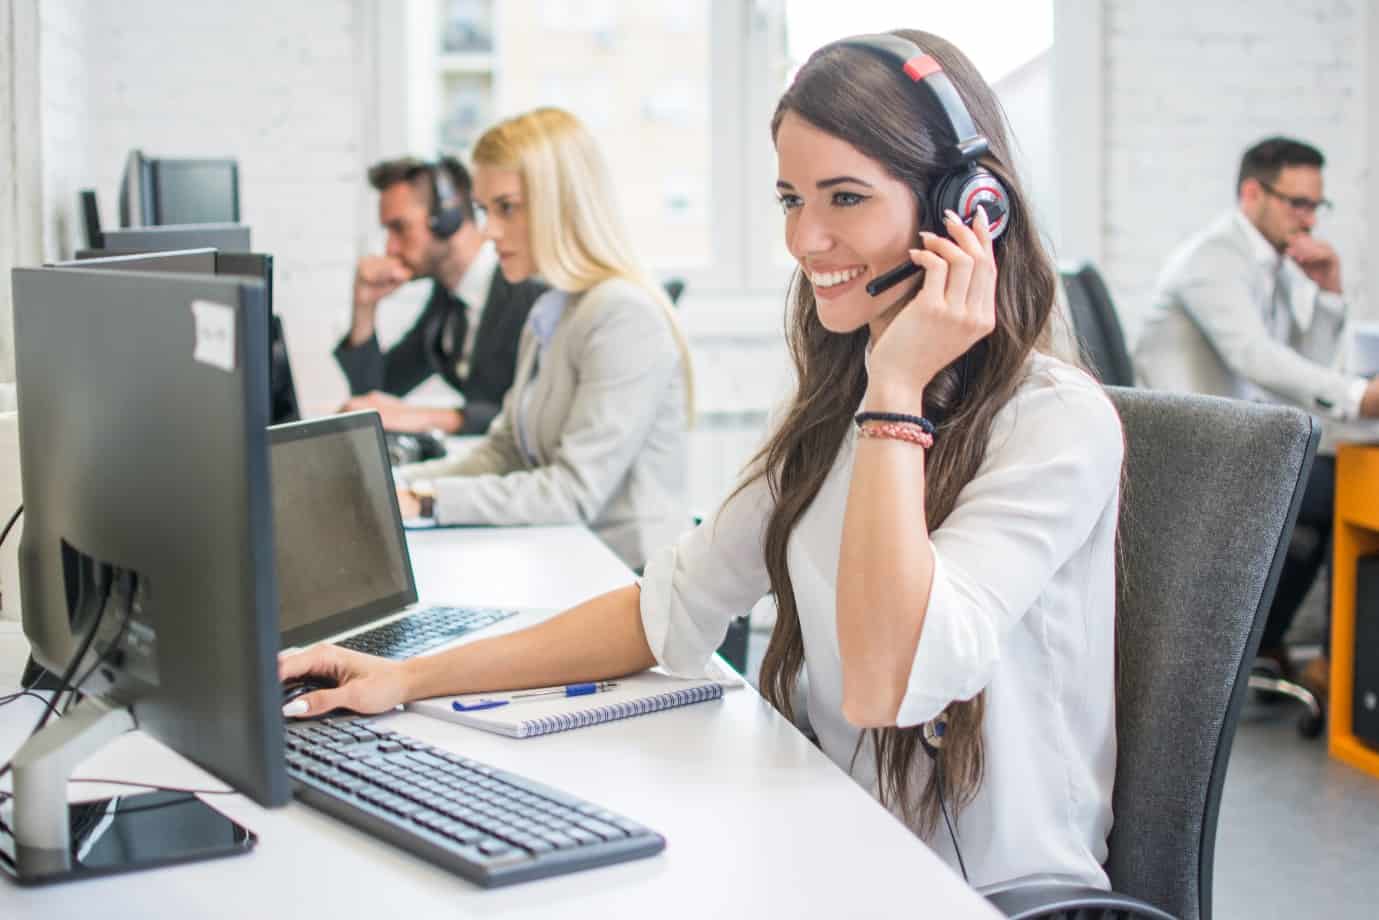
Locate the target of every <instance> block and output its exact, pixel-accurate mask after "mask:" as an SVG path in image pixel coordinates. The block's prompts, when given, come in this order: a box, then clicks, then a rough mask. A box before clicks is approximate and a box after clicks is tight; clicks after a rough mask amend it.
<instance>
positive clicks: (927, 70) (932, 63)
mask: <svg viewBox="0 0 1379 920" xmlns="http://www.w3.org/2000/svg"><path fill="white" fill-rule="evenodd" d="M942 72H943V68H942V67H940V66H939V62H938V61H936V60H934V59H933V58H932V57H930V56H929V55H927V54H921V55H920V56H919V57H912V58H910V59H909V60H908V61H906V62H905V75H906V76H908V77H909V78H910V79H911V80H914V81H915V82H916V83H918V82H919V81H920V80H923V79H924V78H925V77H928V76H932V75H933V74H936V73H942Z"/></svg>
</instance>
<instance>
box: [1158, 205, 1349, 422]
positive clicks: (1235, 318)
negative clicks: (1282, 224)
mask: <svg viewBox="0 0 1379 920" xmlns="http://www.w3.org/2000/svg"><path fill="white" fill-rule="evenodd" d="M1345 321H1346V306H1345V302H1344V301H1343V300H1342V299H1341V298H1340V296H1339V295H1337V294H1331V293H1327V292H1325V291H1320V290H1319V289H1318V288H1317V285H1316V284H1315V283H1313V282H1312V281H1311V280H1310V279H1308V278H1307V277H1306V275H1304V274H1303V272H1302V269H1301V268H1299V267H1298V265H1297V263H1295V262H1293V261H1292V260H1291V259H1282V260H1280V257H1279V255H1278V253H1277V252H1275V251H1273V250H1272V248H1271V247H1270V246H1269V244H1268V243H1267V242H1266V241H1265V240H1264V238H1263V236H1262V235H1260V234H1259V232H1258V231H1256V230H1255V229H1254V227H1253V226H1250V225H1249V224H1248V222H1247V221H1246V219H1245V218H1244V216H1243V215H1241V214H1240V213H1239V212H1238V211H1235V210H1232V211H1230V212H1228V213H1226V214H1223V215H1221V216H1220V217H1219V218H1218V219H1217V220H1215V221H1213V222H1212V223H1211V224H1210V225H1209V226H1207V227H1206V228H1205V229H1203V230H1202V231H1201V232H1199V233H1197V234H1196V235H1194V236H1193V237H1191V238H1190V239H1188V240H1187V241H1186V242H1184V243H1183V244H1182V245H1181V246H1180V247H1179V248H1178V249H1177V250H1176V251H1175V252H1174V253H1173V255H1172V256H1170V257H1169V260H1168V263H1167V264H1166V265H1165V267H1164V269H1163V271H1162V273H1160V275H1159V279H1158V282H1157V284H1156V286H1155V292H1154V308H1153V311H1152V313H1151V314H1150V316H1149V318H1148V320H1147V321H1146V323H1145V327H1144V331H1143V332H1142V333H1141V335H1140V339H1139V342H1138V344H1137V345H1136V347H1135V359H1134V360H1135V373H1136V376H1137V377H1138V378H1139V380H1140V383H1141V384H1143V385H1145V386H1148V387H1152V388H1154V389H1161V390H1173V391H1177V392H1185V393H1205V394H1207V395H1211V396H1227V397H1232V398H1236V399H1256V400H1264V401H1268V402H1282V403H1288V404H1291V405H1294V406H1298V407H1300V408H1302V409H1303V410H1305V411H1307V412H1311V413H1313V414H1315V415H1325V416H1330V417H1332V418H1341V419H1344V418H1351V417H1353V416H1354V415H1355V414H1356V412H1357V411H1358V409H1359V404H1360V397H1361V396H1362V395H1363V393H1364V382H1363V381H1361V380H1360V379H1359V378H1357V377H1354V376H1351V375H1348V374H1344V373H1342V372H1340V371H1338V370H1337V369H1336V368H1335V361H1336V358H1337V353H1338V351H1339V347H1338V346H1339V344H1340V341H1341V335H1342V333H1343V331H1344V328H1345Z"/></svg>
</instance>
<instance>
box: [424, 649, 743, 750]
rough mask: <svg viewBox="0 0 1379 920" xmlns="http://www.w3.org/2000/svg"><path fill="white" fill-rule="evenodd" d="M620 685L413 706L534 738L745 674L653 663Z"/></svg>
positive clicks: (699, 699)
mask: <svg viewBox="0 0 1379 920" xmlns="http://www.w3.org/2000/svg"><path fill="white" fill-rule="evenodd" d="M616 683H617V686H615V687H613V688H612V689H609V690H604V691H601V692H599V693H593V694H590V695H588V696H574V697H562V696H557V697H551V698H548V699H538V700H523V701H520V702H513V703H512V704H510V705H507V706H502V707H500V708H497V709H483V710H479V711H477V712H457V711H456V710H455V708H454V706H453V705H452V704H453V703H454V702H455V701H456V700H459V701H460V702H461V703H463V704H466V705H469V704H472V703H476V702H479V701H480V700H489V699H504V698H506V696H507V694H504V693H476V694H469V695H466V696H460V697H455V696H438V697H433V698H432V699H429V700H417V701H416V702H413V703H408V704H407V709H408V710H409V711H411V712H415V713H418V714H420V715H424V716H431V717H432V718H435V719H443V720H445V721H447V722H458V723H459V724H461V725H468V726H469V727H471V728H480V729H483V730H484V731H486V732H496V733H497V734H500V735H507V736H508V737H510V738H533V737H535V736H537V735H548V734H550V733H551V732H563V731H569V730H570V729H573V728H584V727H585V726H588V725H599V724H601V723H603V722H612V721H614V720H617V719H630V718H632V717H633V716H644V715H646V714H648V713H652V712H660V711H661V710H663V709H674V708H675V707H677V706H688V705H690V704H691V703H703V702H706V701H708V700H716V699H719V698H720V697H722V696H723V691H725V690H731V689H733V688H734V687H740V686H742V679H741V678H740V677H738V676H737V675H736V674H734V673H732V672H731V671H728V670H727V669H726V668H723V667H722V666H721V665H719V664H718V662H717V661H711V662H710V663H709V667H708V670H707V676H706V677H704V678H703V679H702V680H687V679H685V678H681V677H672V676H671V675H669V674H666V673H665V672H663V671H661V670H660V669H659V668H653V669H652V670H650V671H643V672H642V673H640V674H634V675H632V676H631V677H621V678H618V680H617V681H616Z"/></svg>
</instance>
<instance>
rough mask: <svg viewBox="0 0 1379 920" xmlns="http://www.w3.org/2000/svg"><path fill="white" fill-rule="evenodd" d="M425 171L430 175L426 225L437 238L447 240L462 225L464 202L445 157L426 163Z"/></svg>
mask: <svg viewBox="0 0 1379 920" xmlns="http://www.w3.org/2000/svg"><path fill="white" fill-rule="evenodd" d="M426 172H427V173H428V174H430V176H431V216H430V217H429V218H427V221H426V225H427V226H428V227H430V228H431V232H432V233H433V234H435V235H436V237H437V238H438V239H442V240H447V239H449V238H450V237H452V236H454V235H455V232H456V231H457V230H459V229H460V227H462V226H464V212H465V208H464V202H463V199H461V198H460V193H459V191H458V190H457V189H456V188H455V182H454V180H453V179H451V178H450V170H449V169H448V168H447V166H446V158H445V157H440V158H438V159H437V160H436V162H434V163H427V164H426Z"/></svg>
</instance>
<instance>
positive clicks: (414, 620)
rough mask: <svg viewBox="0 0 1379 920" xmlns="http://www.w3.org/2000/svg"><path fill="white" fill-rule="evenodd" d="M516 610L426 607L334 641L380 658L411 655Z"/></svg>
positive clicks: (479, 627) (496, 620)
mask: <svg viewBox="0 0 1379 920" xmlns="http://www.w3.org/2000/svg"><path fill="white" fill-rule="evenodd" d="M515 613H517V611H516V610H493V609H491V608H487V607H484V608H476V607H428V608H426V609H425V610H415V611H413V612H411V613H409V614H407V615H406V616H404V617H399V618H398V619H396V620H391V621H389V622H387V623H382V624H380V625H378V626H375V627H374V628H373V629H369V630H365V631H364V632H361V633H355V634H354V635H352V636H350V637H349V638H347V639H342V640H340V641H339V642H337V643H336V644H337V645H341V646H344V647H345V648H352V649H354V650H355V651H357V652H367V653H368V654H370V655H378V656H379V657H381V658H398V659H401V658H411V657H412V656H413V655H420V654H421V653H422V652H425V651H427V650H428V649H433V648H435V647H436V646H438V645H444V644H445V643H447V642H449V641H450V640H451V639H458V638H459V637H460V636H463V635H464V634H465V633H470V632H473V631H474V630H476V629H483V628H484V627H485V626H491V625H493V624H494V623H497V622H498V621H499V620H506V619H507V618H508V617H510V616H512V615H514V614H515Z"/></svg>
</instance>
